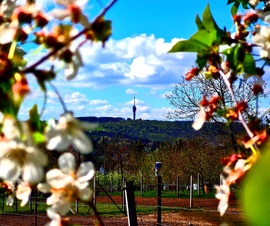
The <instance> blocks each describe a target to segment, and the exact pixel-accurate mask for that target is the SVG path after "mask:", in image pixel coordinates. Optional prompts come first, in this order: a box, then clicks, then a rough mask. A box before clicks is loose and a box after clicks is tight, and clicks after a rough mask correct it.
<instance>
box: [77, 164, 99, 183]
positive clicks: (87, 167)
mask: <svg viewBox="0 0 270 226" xmlns="http://www.w3.org/2000/svg"><path fill="white" fill-rule="evenodd" d="M94 175H95V167H94V164H93V163H92V162H83V163H81V165H80V167H79V169H78V171H77V180H78V181H79V182H85V181H89V180H91V179H92V178H93V177H94Z"/></svg>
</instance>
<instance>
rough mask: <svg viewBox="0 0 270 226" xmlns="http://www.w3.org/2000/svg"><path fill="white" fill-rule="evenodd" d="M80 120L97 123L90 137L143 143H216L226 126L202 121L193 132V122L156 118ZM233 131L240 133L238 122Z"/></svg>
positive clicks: (224, 133) (96, 118)
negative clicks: (179, 140) (175, 141)
mask: <svg viewBox="0 0 270 226" xmlns="http://www.w3.org/2000/svg"><path fill="white" fill-rule="evenodd" d="M78 119H79V120H81V121H86V122H92V123H98V124H99V126H98V128H97V129H96V130H95V131H92V132H90V133H89V136H91V138H92V139H94V140H96V139H98V138H100V137H111V138H113V137H124V138H127V139H129V140H138V139H140V140H142V141H143V142H149V141H153V142H163V141H168V142H172V141H173V140H175V139H180V138H184V139H192V138H194V137H203V138H204V139H207V140H209V141H210V142H212V143H217V142H219V140H220V136H224V135H225V136H228V130H227V128H226V127H225V126H224V125H222V124H219V123H205V124H204V126H203V128H202V129H201V130H199V131H196V130H194V129H193V128H192V123H193V122H192V121H157V120H125V119H123V118H112V117H100V118H98V117H79V118H78ZM233 128H234V131H237V132H238V133H239V132H242V131H243V129H242V127H241V125H240V124H234V126H233Z"/></svg>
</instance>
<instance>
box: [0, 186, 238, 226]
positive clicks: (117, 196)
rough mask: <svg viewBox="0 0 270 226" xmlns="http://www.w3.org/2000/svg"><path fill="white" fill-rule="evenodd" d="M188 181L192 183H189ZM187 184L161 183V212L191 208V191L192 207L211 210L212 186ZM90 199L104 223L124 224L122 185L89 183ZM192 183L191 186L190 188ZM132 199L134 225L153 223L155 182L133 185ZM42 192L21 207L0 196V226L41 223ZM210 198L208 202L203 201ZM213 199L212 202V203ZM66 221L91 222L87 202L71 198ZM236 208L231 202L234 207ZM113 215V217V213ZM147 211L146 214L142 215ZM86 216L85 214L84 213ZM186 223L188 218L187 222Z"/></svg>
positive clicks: (43, 218)
mask: <svg viewBox="0 0 270 226" xmlns="http://www.w3.org/2000/svg"><path fill="white" fill-rule="evenodd" d="M191 185H192V186H191ZM191 185H187V184H165V183H162V192H161V197H162V201H161V208H162V212H166V213H167V214H169V213H171V212H175V211H187V210H191V206H190V192H193V193H194V194H193V197H192V199H193V200H192V204H193V206H192V208H195V209H197V210H198V209H199V210H207V211H214V210H213V206H217V205H218V201H217V200H215V199H214V194H215V191H214V188H213V187H210V186H206V185H205V186H197V185H196V184H195V183H194V184H193V183H191ZM93 187H94V202H95V204H96V207H97V209H98V212H99V213H101V215H106V217H102V221H103V223H104V225H106V226H107V225H116V226H117V225H127V216H126V215H125V214H124V213H126V201H125V198H124V195H123V193H124V189H123V185H121V184H113V183H110V184H106V183H104V184H100V183H99V185H97V184H96V183H94V184H93ZM191 187H192V189H190V188H191ZM134 194H135V202H136V210H137V211H136V212H137V218H138V225H149V226H151V225H156V224H157V223H156V219H157V184H142V186H135V192H134ZM46 198H47V197H46V196H44V195H41V194H38V195H37V196H36V197H35V196H34V195H33V196H32V197H31V199H30V201H29V202H28V204H27V205H26V206H24V207H21V206H20V203H19V202H18V201H17V200H16V199H15V202H14V204H13V206H6V205H5V197H4V196H0V207H1V216H0V217H1V220H0V226H2V225H3V226H4V225H5V226H6V225H8V226H12V225H14V226H18V223H14V221H15V222H16V221H18V222H20V223H19V225H20V226H24V225H25V226H26V225H27V226H29V225H34V226H37V225H45V224H46V223H47V222H49V221H50V219H48V218H47V216H46V208H47V205H46ZM207 199H212V202H209V200H208V201H206V200H207ZM213 203H214V204H213ZM70 210H71V211H70V215H69V216H68V217H70V223H74V224H75V223H76V224H78V225H82V226H83V225H95V217H94V216H93V211H92V210H91V208H90V206H88V205H86V204H84V203H80V202H74V203H73V204H72V205H71V209H70ZM234 211H236V212H237V211H238V206H237V203H236V202H235V210H234ZM115 215H116V216H117V217H113V216H115ZM146 215H147V217H146ZM86 216H87V217H86ZM108 216H111V217H113V218H108ZM187 224H188V222H187ZM162 225H164V226H165V225H179V222H178V224H177V223H176V222H175V220H174V219H173V218H170V217H169V218H166V219H163V221H162Z"/></svg>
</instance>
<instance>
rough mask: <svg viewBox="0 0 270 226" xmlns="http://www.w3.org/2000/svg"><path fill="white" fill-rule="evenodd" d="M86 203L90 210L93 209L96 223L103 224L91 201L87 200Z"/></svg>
mask: <svg viewBox="0 0 270 226" xmlns="http://www.w3.org/2000/svg"><path fill="white" fill-rule="evenodd" d="M88 204H89V206H90V207H91V208H92V210H93V211H94V215H95V217H96V219H97V221H98V223H99V224H98V225H99V226H105V225H104V223H103V221H102V219H101V217H100V215H99V213H98V211H97V208H96V206H95V205H94V203H93V201H91V202H89V203H88Z"/></svg>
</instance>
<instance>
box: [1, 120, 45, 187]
mask: <svg viewBox="0 0 270 226" xmlns="http://www.w3.org/2000/svg"><path fill="white" fill-rule="evenodd" d="M2 133H3V135H4V136H3V138H1V139H0V178H2V179H3V180H7V181H11V182H16V181H17V179H18V178H19V177H20V176H21V177H22V180H23V181H25V182H29V183H33V184H34V183H38V182H40V180H41V179H42V178H43V167H44V166H46V164H47V156H46V155H45V154H44V153H43V152H42V151H40V150H39V149H38V148H37V147H36V146H34V145H33V144H32V142H30V140H31V138H30V137H27V139H28V141H29V142H28V143H31V144H29V145H27V144H25V142H23V141H22V140H21V138H20V131H19V129H18V126H17V123H16V122H15V120H14V119H13V118H11V117H6V118H5V119H4V122H3V127H2ZM26 133H27V132H26Z"/></svg>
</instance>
